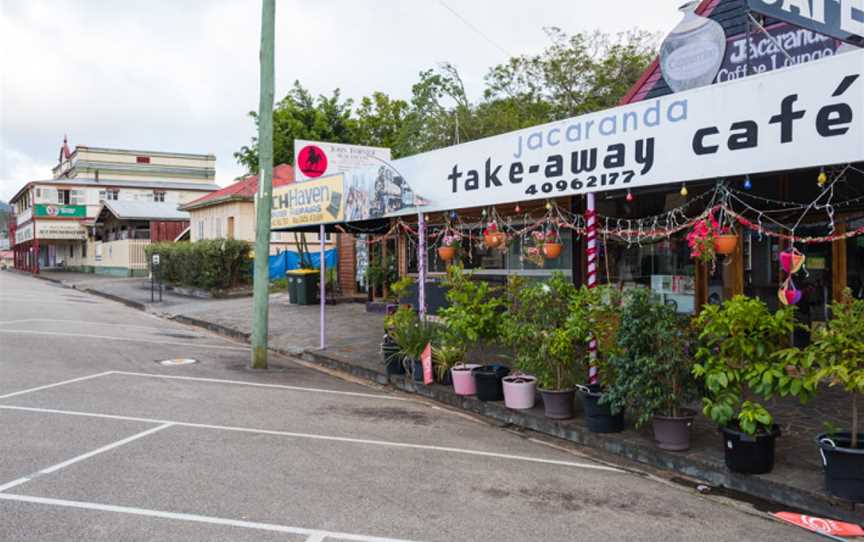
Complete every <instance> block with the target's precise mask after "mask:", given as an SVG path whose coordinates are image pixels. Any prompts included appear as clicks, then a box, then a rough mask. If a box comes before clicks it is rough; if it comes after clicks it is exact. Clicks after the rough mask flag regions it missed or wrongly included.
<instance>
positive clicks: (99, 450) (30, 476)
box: [0, 423, 174, 493]
mask: <svg viewBox="0 0 864 542" xmlns="http://www.w3.org/2000/svg"><path fill="white" fill-rule="evenodd" d="M172 425H174V424H171V423H163V424H162V425H160V426H158V427H151V428H150V429H148V430H146V431H142V432H140V433H137V434H135V435H132V436H131V437H126V438H124V439H122V440H118V441H116V442H112V443H111V444H107V445H105V446H102V447H101V448H96V449H95V450H92V451H90V452H87V453H84V454H81V455H79V456H77V457H73V458H72V459H69V460H67V461H63V462H62V463H57V464H56V465H52V466H50V467H48V468H45V469H42V470H40V471H39V472H36V473H33V474H28V475H27V476H22V477H21V478H18V479H17V480H12V481H11V482H9V483H6V484H3V485H2V486H0V493H2V492H4V491H6V490H7V489H12V488H13V487H16V486H20V485H21V484H24V483H27V482H29V481H30V480H32V479H34V478H37V477H39V476H43V475H45V474H51V473H52V472H57V471H58V470H60V469H65V468H66V467H68V466H69V465H74V464H75V463H78V462H79V461H84V460H85V459H88V458H90V457H93V456H94V455H99V454H101V453H105V452H107V451H109V450H113V449H114V448H119V447H120V446H123V445H124V444H129V443H130V442H133V441H135V440H138V439H139V438H143V437H146V436H147V435H152V434H153V433H155V432H157V431H161V430H163V429H167V428H168V427H171V426H172Z"/></svg>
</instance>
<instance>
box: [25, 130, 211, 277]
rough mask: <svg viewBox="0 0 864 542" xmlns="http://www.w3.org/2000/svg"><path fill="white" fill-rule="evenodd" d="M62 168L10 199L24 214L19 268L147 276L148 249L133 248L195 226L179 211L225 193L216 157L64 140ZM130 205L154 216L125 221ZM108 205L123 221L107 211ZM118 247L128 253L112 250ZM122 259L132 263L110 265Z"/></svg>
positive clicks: (59, 165) (131, 216)
mask: <svg viewBox="0 0 864 542" xmlns="http://www.w3.org/2000/svg"><path fill="white" fill-rule="evenodd" d="M57 162H58V163H57V165H56V166H55V167H54V168H53V178H52V179H47V180H40V181H30V182H28V183H26V184H25V185H24V186H23V187H22V188H21V189H20V190H19V191H18V193H16V194H15V196H14V197H13V198H12V199H11V200H10V203H11V204H12V207H13V211H14V212H15V213H16V215H17V219H16V231H15V238H14V241H13V242H14V247H13V251H14V254H15V267H16V268H18V269H22V270H27V271H32V272H38V271H39V269H52V268H75V269H78V270H83V271H92V272H96V273H105V274H117V275H131V274H141V273H144V272H146V262H145V261H144V260H143V249H142V250H140V251H139V250H134V249H131V250H130V247H129V245H130V244H133V245H135V244H137V245H144V244H147V243H149V242H150V241H152V240H157V239H156V237H158V235H159V233H158V231H159V230H160V228H161V231H163V233H164V230H165V228H166V226H164V225H161V224H162V223H163V222H169V223H171V224H173V225H172V226H170V227H169V228H176V224H177V222H178V221H179V222H183V221H184V220H185V221H188V215H186V214H179V215H178V211H177V206H178V205H180V204H183V203H185V202H188V201H191V200H193V199H196V198H199V197H200V196H201V195H203V194H207V193H210V192H214V191H216V190H217V189H218V188H219V187H218V186H217V185H216V184H215V182H214V178H215V174H216V169H215V167H216V157H215V156H214V155H212V154H188V153H175V152H157V151H139V150H125V149H109V148H101V147H87V146H83V145H79V146H77V147H75V150H73V151H70V149H69V146H68V144H67V142H66V139H65V138H64V140H63V146H62V147H61V148H60V152H59V156H58V160H57ZM129 204H137V205H133V206H134V207H135V208H136V209H138V210H139V211H140V210H142V209H147V210H146V212H144V214H145V215H149V216H146V217H142V216H141V215H140V214H134V213H133V214H132V215H130V217H127V218H128V219H129V220H130V221H131V222H127V223H124V222H123V221H124V220H126V218H122V213H124V212H127V211H129V208H130V206H129ZM145 204H146V205H145ZM103 207H109V208H113V211H116V212H118V213H120V214H121V217H118V216H117V215H116V214H114V213H113V212H111V211H109V213H108V214H105V213H103ZM99 217H103V220H104V219H107V218H108V217H114V218H118V220H119V222H117V223H115V226H117V227H118V228H119V229H118V230H106V229H105V227H104V223H102V222H100V220H99ZM145 218H146V220H144V219H145ZM132 222H134V225H133V224H132ZM145 222H146V227H145ZM185 227H186V226H185V225H184V226H183V228H181V230H182V229H184V228H185ZM106 231H107V232H108V233H106ZM172 231H173V230H172ZM131 241H139V242H138V243H130V242H131ZM111 243H121V244H124V247H120V246H119V245H111V246H108V245H110V244H111ZM118 253H119V254H125V255H127V256H128V257H125V258H119V259H118V258H111V259H110V260H107V259H104V255H105V254H112V255H113V254H118Z"/></svg>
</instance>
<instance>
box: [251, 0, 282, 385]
mask: <svg viewBox="0 0 864 542" xmlns="http://www.w3.org/2000/svg"><path fill="white" fill-rule="evenodd" d="M275 16H276V0H262V9H261V53H260V58H259V60H260V62H261V68H260V69H261V78H260V84H261V89H260V91H261V96H260V101H259V103H258V192H257V193H256V194H255V204H256V205H255V208H256V217H255V274H254V278H253V283H252V288H253V294H254V298H253V306H252V359H251V360H250V364H251V367H252V368H253V369H266V368H267V332H268V329H269V326H268V315H267V313H268V311H269V305H268V303H269V289H270V208H271V207H272V205H273V66H274V60H273V49H274V41H275V40H274V33H275V20H274V19H275Z"/></svg>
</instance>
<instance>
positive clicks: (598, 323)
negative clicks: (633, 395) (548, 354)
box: [566, 286, 624, 433]
mask: <svg viewBox="0 0 864 542" xmlns="http://www.w3.org/2000/svg"><path fill="white" fill-rule="evenodd" d="M620 304H621V294H620V292H619V291H618V290H617V289H615V288H613V287H609V286H604V287H599V288H593V289H588V288H586V287H582V289H580V290H579V293H578V295H576V296H574V297H573V299H572V300H571V302H570V316H569V317H568V318H567V324H566V325H567V331H568V333H569V334H570V335H571V337H572V339H573V340H574V341H575V342H576V344H577V345H578V349H577V355H578V356H579V360H580V362H581V364H582V366H583V367H590V366H591V365H594V366H596V367H597V369H598V379H597V382H596V383H591V382H590V381H589V383H588V384H587V385H583V384H579V385H577V386H576V387H577V389H579V391H580V392H581V395H582V406H583V408H584V410H585V426H586V427H587V429H588V430H589V431H591V432H592V433H617V432H620V431H623V430H624V410H623V408H622V409H620V410H614V411H613V409H612V407H611V406H610V405H609V403H608V400H606V399H605V392H606V389H607V388H608V387H609V386H610V385H613V384H614V383H615V382H616V381H617V375H616V373H615V367H614V366H612V365H610V364H609V363H608V360H609V359H610V358H611V357H612V356H614V355H615V353H616V351H617V348H618V343H617V340H616V338H617V336H618V327H619V325H620V310H619V309H620ZM592 341H596V345H597V348H596V350H595V351H594V353H593V357H592V353H591V350H590V348H589V347H590V344H591V342H592ZM586 372H587V371H584V370H583V375H584V374H585V373H586Z"/></svg>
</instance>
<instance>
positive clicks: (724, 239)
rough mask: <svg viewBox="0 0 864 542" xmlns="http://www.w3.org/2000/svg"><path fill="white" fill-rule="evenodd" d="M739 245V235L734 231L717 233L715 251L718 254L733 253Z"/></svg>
mask: <svg viewBox="0 0 864 542" xmlns="http://www.w3.org/2000/svg"><path fill="white" fill-rule="evenodd" d="M737 246H738V236H737V235H735V234H734V233H727V234H721V235H716V236H715V237H714V252H716V253H717V254H732V253H733V252H735V247H737Z"/></svg>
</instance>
